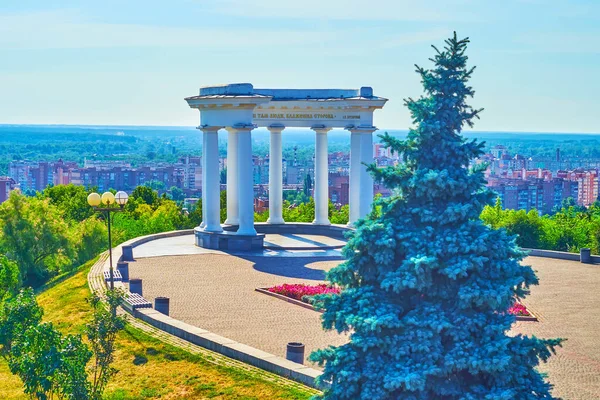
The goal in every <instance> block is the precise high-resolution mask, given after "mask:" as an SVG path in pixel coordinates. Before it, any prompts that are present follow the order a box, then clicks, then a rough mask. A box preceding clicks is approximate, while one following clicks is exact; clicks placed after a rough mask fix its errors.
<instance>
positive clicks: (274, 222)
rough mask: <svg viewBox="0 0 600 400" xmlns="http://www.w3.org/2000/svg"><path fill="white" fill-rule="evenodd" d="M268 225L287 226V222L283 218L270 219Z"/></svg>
mask: <svg viewBox="0 0 600 400" xmlns="http://www.w3.org/2000/svg"><path fill="white" fill-rule="evenodd" d="M267 224H272V225H282V224H285V221H284V220H283V218H271V217H269V219H267Z"/></svg>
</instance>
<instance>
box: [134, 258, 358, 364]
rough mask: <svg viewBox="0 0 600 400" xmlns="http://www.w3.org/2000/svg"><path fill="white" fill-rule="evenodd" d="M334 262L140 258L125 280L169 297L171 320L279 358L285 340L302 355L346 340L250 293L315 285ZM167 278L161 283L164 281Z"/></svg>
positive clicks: (312, 317) (311, 315) (148, 293)
mask: <svg viewBox="0 0 600 400" xmlns="http://www.w3.org/2000/svg"><path fill="white" fill-rule="evenodd" d="M339 262H340V261H339V260H338V261H318V260H317V261H315V259H314V258H303V257H289V258H288V257H260V256H258V257H256V256H255V257H247V258H241V257H237V256H230V255H224V254H203V255H182V256H170V257H152V258H141V259H138V260H137V261H136V262H133V263H130V264H129V268H130V277H136V278H142V279H143V286H144V297H146V298H147V299H148V300H151V301H152V302H153V301H154V298H155V297H157V296H167V297H170V299H171V300H170V302H171V304H170V309H171V316H172V317H173V318H177V319H179V320H181V321H184V322H187V323H189V324H192V325H195V326H198V327H201V328H203V329H207V330H209V331H211V332H214V333H216V334H219V335H221V336H225V337H227V338H230V339H232V340H235V341H238V342H241V343H244V344H248V345H250V346H253V347H256V348H258V349H261V350H264V351H267V352H269V353H271V354H275V355H278V356H282V357H285V348H286V344H287V343H288V342H294V341H298V342H302V343H304V344H305V345H306V355H307V356H308V354H310V352H311V351H312V350H315V349H317V348H321V347H326V346H328V345H330V344H332V345H340V344H343V343H345V342H346V341H347V339H346V338H345V337H344V336H342V335H338V334H337V333H335V332H324V331H323V330H322V329H321V325H320V316H321V314H320V313H317V312H315V311H313V310H309V309H305V308H303V307H299V306H297V305H293V304H289V303H287V302H285V301H282V300H279V299H276V298H274V297H271V296H267V295H265V294H261V293H258V292H256V291H254V289H255V288H257V287H268V286H273V285H277V284H281V283H311V284H315V283H320V282H321V280H322V279H324V276H325V272H324V271H326V270H328V269H330V268H332V267H334V266H335V265H337V264H338V263H339ZM166 277H168V280H167V281H165V278H166Z"/></svg>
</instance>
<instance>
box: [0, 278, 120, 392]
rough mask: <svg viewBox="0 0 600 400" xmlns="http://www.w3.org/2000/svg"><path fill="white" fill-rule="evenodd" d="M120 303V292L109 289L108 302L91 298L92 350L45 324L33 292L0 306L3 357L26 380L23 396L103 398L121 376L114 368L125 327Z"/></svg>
mask: <svg viewBox="0 0 600 400" xmlns="http://www.w3.org/2000/svg"><path fill="white" fill-rule="evenodd" d="M121 299H122V293H121V292H118V291H108V293H107V301H106V304H105V303H103V302H102V301H101V300H100V298H98V297H97V296H94V297H92V299H91V300H90V304H91V305H92V308H93V310H94V312H93V319H92V321H91V322H90V323H89V324H87V327H86V332H87V338H88V341H89V343H90V344H91V350H90V348H89V347H88V346H87V345H86V344H84V343H83V342H82V340H81V336H80V335H63V334H62V333H61V332H59V331H58V330H57V329H55V328H54V326H53V325H52V323H48V322H41V321H42V316H43V310H42V308H41V307H40V306H39V305H38V304H37V301H36V299H35V295H34V293H33V291H32V290H31V289H26V290H22V291H21V292H20V293H19V294H18V295H16V296H15V297H12V298H9V299H8V300H7V301H5V302H4V303H3V304H2V306H1V307H0V355H2V357H3V358H5V359H6V360H7V361H8V365H9V367H10V370H11V372H12V373H13V374H15V375H17V376H19V378H20V379H21V380H22V381H23V384H24V390H25V393H26V394H28V395H30V396H31V397H35V398H37V399H42V400H45V399H51V398H54V396H57V397H58V398H60V399H72V400H85V399H92V400H100V399H101V398H102V395H103V393H104V389H105V388H106V385H107V383H108V381H109V379H110V378H111V377H112V376H113V375H114V374H115V373H116V372H117V371H116V370H115V369H114V368H113V367H111V364H112V362H113V358H114V350H115V348H114V345H115V340H116V336H117V334H118V332H119V331H121V330H122V329H123V328H124V327H125V319H124V318H123V317H121V316H118V315H117V313H116V309H117V307H118V305H119V303H120V301H121ZM90 360H92V363H91V366H90V368H89V370H88V368H87V365H88V363H89V361H90ZM88 374H89V376H88Z"/></svg>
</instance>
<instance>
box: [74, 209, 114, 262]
mask: <svg viewBox="0 0 600 400" xmlns="http://www.w3.org/2000/svg"><path fill="white" fill-rule="evenodd" d="M70 231H71V235H72V241H73V243H74V245H73V246H74V249H75V253H76V254H77V258H76V260H74V261H75V262H74V264H76V265H81V264H84V263H85V262H87V261H89V260H91V259H92V258H94V257H95V256H97V255H98V254H100V253H101V252H103V251H104V250H106V249H107V248H108V228H107V226H106V225H105V223H104V221H101V220H99V219H98V218H96V217H90V218H88V219H86V220H83V221H81V222H80V223H78V224H76V225H74V226H72V227H71V228H70Z"/></svg>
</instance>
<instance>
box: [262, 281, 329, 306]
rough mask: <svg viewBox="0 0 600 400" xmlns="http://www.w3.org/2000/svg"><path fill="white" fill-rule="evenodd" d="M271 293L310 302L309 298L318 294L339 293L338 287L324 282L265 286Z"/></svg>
mask: <svg viewBox="0 0 600 400" xmlns="http://www.w3.org/2000/svg"><path fill="white" fill-rule="evenodd" d="M267 290H268V291H269V292H271V293H277V294H280V295H283V296H286V297H289V298H292V299H295V300H300V301H303V302H305V303H309V304H310V298H311V297H313V296H316V295H318V294H328V293H333V294H339V293H340V289H339V288H336V287H334V286H330V285H327V284H324V283H321V284H319V285H306V284H304V283H296V284H288V283H284V284H283V285H278V286H273V287H270V288H267Z"/></svg>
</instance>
